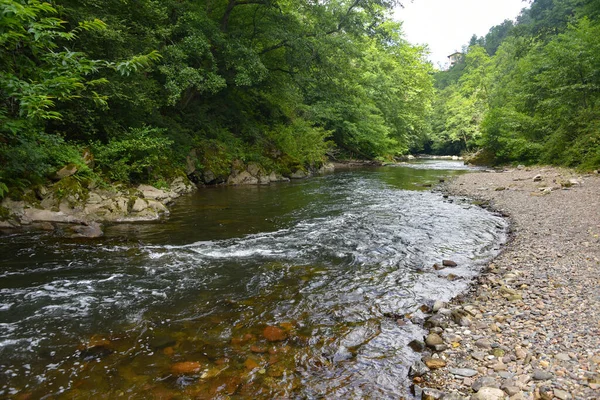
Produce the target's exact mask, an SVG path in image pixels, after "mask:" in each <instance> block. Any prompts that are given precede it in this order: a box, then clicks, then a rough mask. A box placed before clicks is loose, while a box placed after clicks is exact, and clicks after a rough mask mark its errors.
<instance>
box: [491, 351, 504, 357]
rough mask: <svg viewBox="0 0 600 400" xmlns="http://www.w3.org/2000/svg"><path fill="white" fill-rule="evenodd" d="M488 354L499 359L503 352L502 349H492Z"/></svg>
mask: <svg viewBox="0 0 600 400" xmlns="http://www.w3.org/2000/svg"><path fill="white" fill-rule="evenodd" d="M490 353H491V354H492V355H493V356H495V357H497V358H501V357H503V356H504V350H502V349H493V350H492V351H491V352H490Z"/></svg>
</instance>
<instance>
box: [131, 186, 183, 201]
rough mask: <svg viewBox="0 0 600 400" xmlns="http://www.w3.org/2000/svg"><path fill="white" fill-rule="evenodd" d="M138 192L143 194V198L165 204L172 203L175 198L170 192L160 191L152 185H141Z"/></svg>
mask: <svg viewBox="0 0 600 400" xmlns="http://www.w3.org/2000/svg"><path fill="white" fill-rule="evenodd" d="M137 190H138V191H139V192H141V195H142V197H143V198H145V199H151V200H158V201H162V202H165V203H168V202H170V201H171V200H172V199H173V197H175V196H173V193H172V192H170V191H166V190H162V189H158V188H155V187H154V186H150V185H139V186H138V187H137Z"/></svg>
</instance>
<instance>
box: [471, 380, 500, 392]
mask: <svg viewBox="0 0 600 400" xmlns="http://www.w3.org/2000/svg"><path fill="white" fill-rule="evenodd" d="M483 387H491V388H496V389H498V388H500V384H499V383H498V382H497V381H496V380H495V379H494V378H492V377H489V376H484V377H483V378H479V379H477V380H476V381H475V383H473V385H472V386H471V389H473V390H474V391H475V392H478V391H479V389H481V388H483Z"/></svg>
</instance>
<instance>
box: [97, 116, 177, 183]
mask: <svg viewBox="0 0 600 400" xmlns="http://www.w3.org/2000/svg"><path fill="white" fill-rule="evenodd" d="M164 133H165V131H164V130H162V129H158V128H151V127H142V128H132V129H130V130H129V131H128V132H127V133H125V134H124V135H123V136H122V137H118V138H113V139H111V140H110V141H109V142H108V143H107V144H105V145H102V144H100V143H95V144H94V146H93V151H94V154H95V159H96V163H97V164H98V167H99V168H100V170H102V171H104V172H105V173H106V174H107V176H108V177H109V178H110V179H113V180H116V181H121V182H129V181H133V182H144V181H145V182H147V181H149V180H150V179H153V178H154V177H159V176H162V174H164V173H165V172H166V171H168V166H169V159H170V157H169V156H170V154H169V153H170V151H169V149H170V146H171V144H172V143H173V142H172V141H171V140H169V139H168V138H166V137H165V135H164Z"/></svg>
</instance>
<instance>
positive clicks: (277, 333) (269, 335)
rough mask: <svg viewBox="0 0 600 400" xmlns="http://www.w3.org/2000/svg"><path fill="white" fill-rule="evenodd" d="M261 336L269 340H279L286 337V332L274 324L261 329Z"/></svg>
mask: <svg viewBox="0 0 600 400" xmlns="http://www.w3.org/2000/svg"><path fill="white" fill-rule="evenodd" d="M263 336H264V337H265V339H267V340H268V341H269V342H281V341H283V340H285V339H287V334H286V333H285V331H284V330H283V329H281V328H278V327H276V326H267V327H266V328H265V330H264V331H263Z"/></svg>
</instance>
